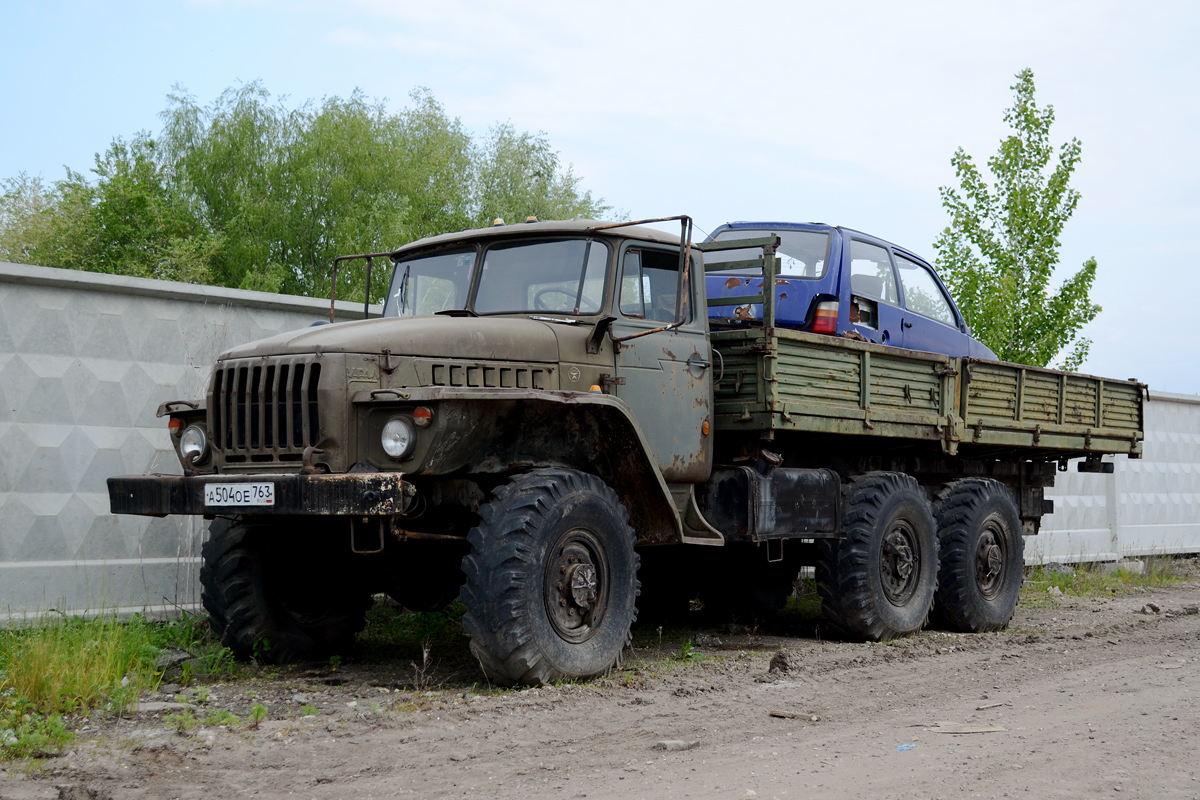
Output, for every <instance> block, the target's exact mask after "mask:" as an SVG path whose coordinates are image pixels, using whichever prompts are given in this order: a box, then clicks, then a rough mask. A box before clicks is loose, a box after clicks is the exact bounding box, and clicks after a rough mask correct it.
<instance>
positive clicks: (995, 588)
mask: <svg viewBox="0 0 1200 800" xmlns="http://www.w3.org/2000/svg"><path fill="white" fill-rule="evenodd" d="M1001 541H1002V537H1001V536H1000V535H998V533H997V531H996V529H995V523H994V522H993V521H992V520H988V521H987V522H986V523H984V526H983V530H982V531H981V532H980V534H979V543H978V545H977V546H976V549H975V582H976V584H977V585H978V586H979V593H980V594H982V595H983V596H984V597H985V598H987V599H989V600H990V599H992V598H993V597H995V596H996V594H997V592H999V591H1000V586H1001V584H1002V579H1003V576H1004V561H1005V559H1004V549H1003V548H1002V547H1001V545H1000V542H1001Z"/></svg>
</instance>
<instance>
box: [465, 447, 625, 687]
mask: <svg viewBox="0 0 1200 800" xmlns="http://www.w3.org/2000/svg"><path fill="white" fill-rule="evenodd" d="M479 516H480V523H479V525H478V526H477V527H476V528H474V529H472V530H471V533H470V536H469V537H468V540H469V542H470V545H471V552H470V554H469V555H467V556H466V558H464V559H463V561H462V570H463V573H464V574H465V576H466V583H465V584H464V585H463V588H462V593H461V598H462V601H463V603H464V604H465V605H466V606H467V613H466V614H465V615H464V616H463V627H464V628H465V629H466V631H467V633H468V634H470V636H471V652H472V653H473V654H474V655H475V657H476V658H477V659H479V663H480V665H481V666H482V667H483V670H484V672H485V673H486V674H487V675H488V677H489V679H491V680H493V681H496V682H497V683H501V684H505V685H510V684H514V683H523V684H538V683H547V682H550V681H554V680H558V679H559V678H592V677H596V676H599V675H603V674H605V673H606V672H608V671H609V670H610V669H612V668H613V667H614V666H616V665H617V664H619V663H620V660H621V653H622V650H624V648H625V646H626V645H627V644H628V643H629V642H630V626H631V625H632V624H633V621H634V619H635V618H636V617H637V610H636V609H635V607H634V602H635V598H636V597H637V592H638V581H637V570H638V556H637V553H636V552H635V551H634V549H633V546H634V542H635V536H634V532H633V529H632V528H631V527H630V525H629V514H628V512H627V511H626V510H625V507H624V506H622V505H621V503H620V501H619V500H618V499H617V495H616V493H615V492H614V491H613V490H612V489H610V488H609V487H608V486H606V485H605V484H604V482H603V481H601V480H600V479H599V478H597V477H595V476H593V475H588V474H585V473H582V472H576V471H573V470H537V471H535V472H530V473H527V474H525V475H520V476H518V477H516V478H513V479H512V480H511V481H509V482H508V483H507V484H506V485H504V486H501V487H500V488H499V489H497V490H496V491H495V493H494V495H493V498H492V500H491V501H490V502H489V503H487V504H485V505H484V506H483V507H482V508H481V509H480V510H479Z"/></svg>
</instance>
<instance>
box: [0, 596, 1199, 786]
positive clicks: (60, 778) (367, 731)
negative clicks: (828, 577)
mask: <svg viewBox="0 0 1200 800" xmlns="http://www.w3.org/2000/svg"><path fill="white" fill-rule="evenodd" d="M1148 604H1152V606H1150V605H1148ZM1198 604H1200V581H1191V582H1187V583H1182V584H1174V585H1171V586H1170V587H1169V588H1165V589H1155V590H1147V591H1145V592H1134V593H1132V594H1127V595H1122V596H1115V597H1110V598H1104V599H1079V598H1073V597H1069V596H1054V595H1048V594H1047V595H1044V596H1039V595H1034V597H1033V601H1032V602H1030V598H1029V597H1028V596H1027V597H1026V599H1025V600H1024V601H1023V604H1022V605H1021V607H1020V608H1019V609H1018V613H1017V617H1016V619H1015V620H1014V624H1013V625H1012V626H1011V628H1010V629H1009V630H1007V631H1004V632H1001V633H996V634H986V635H956V634H946V633H939V632H935V631H929V632H925V633H923V634H921V635H919V636H915V637H911V638H908V639H904V640H901V641H897V642H892V643H887V644H848V643H843V642H836V641H822V640H821V639H820V637H819V628H818V627H816V626H813V628H812V630H809V631H800V633H799V634H797V633H796V632H795V631H792V632H791V635H786V636H785V635H778V634H776V633H771V634H765V633H762V632H761V631H755V632H751V633H747V632H744V631H739V632H738V633H734V634H730V633H729V632H728V629H727V628H726V629H722V630H719V629H707V630H702V629H696V628H692V629H688V630H684V631H683V632H682V634H681V633H680V632H677V631H676V632H668V635H667V636H665V637H663V638H662V643H661V644H660V643H659V641H658V639H659V636H660V635H658V634H657V631H656V630H653V629H650V630H647V629H645V628H642V629H639V630H638V632H637V637H636V639H635V645H637V646H636V648H635V650H634V651H633V652H632V653H631V654H630V658H629V661H628V663H627V665H626V667H625V668H623V669H622V670H620V671H618V672H616V673H614V674H613V676H612V677H611V678H608V679H605V680H601V681H594V682H591V683H588V684H582V685H563V686H553V687H543V688H538V689H527V690H523V691H508V692H498V691H494V690H489V689H488V688H487V687H486V686H482V685H479V686H475V687H474V688H472V685H473V684H472V682H473V681H475V680H478V674H477V673H476V674H469V675H466V676H465V677H464V676H461V675H460V676H458V677H451V678H450V680H449V681H448V682H446V683H445V684H444V686H443V687H442V688H439V689H436V690H430V691H427V692H423V691H418V690H414V689H413V687H412V682H413V680H414V674H413V671H412V668H411V666H409V665H408V664H404V665H403V668H402V667H400V666H397V665H396V664H391V665H388V664H379V665H368V666H362V665H347V666H343V667H341V668H340V669H337V670H332V669H330V668H329V667H328V666H322V667H320V668H307V669H306V668H298V669H294V670H291V671H286V670H285V671H283V672H281V673H280V674H277V675H267V676H265V677H264V676H262V675H258V676H255V677H251V678H247V679H245V680H239V681H238V682H235V683H217V684H212V685H209V686H208V687H207V688H208V689H209V692H210V694H209V696H208V698H207V703H206V704H205V705H204V706H197V708H196V710H195V714H196V716H203V715H204V714H209V713H211V710H212V709H216V708H226V709H229V710H231V711H232V712H233V713H236V714H238V715H239V716H241V717H242V718H243V719H246V718H248V709H249V706H250V704H251V702H261V703H262V704H263V705H264V706H265V707H266V708H267V709H268V715H267V719H266V720H264V721H263V722H262V723H261V726H260V727H259V728H258V729H257V730H251V729H250V726H249V725H248V724H247V723H246V722H242V723H240V724H237V725H232V726H229V727H220V726H214V725H212V724H211V723H210V724H201V725H200V726H199V727H193V728H191V729H186V730H184V731H183V732H180V731H179V729H178V728H179V726H178V725H172V724H171V723H170V722H167V721H165V720H164V717H165V716H166V715H167V714H169V713H173V712H172V710H170V709H168V710H159V711H155V710H153V709H154V707H153V706H151V707H150V709H149V710H145V711H143V712H142V713H140V714H139V715H137V716H136V717H134V718H132V719H124V720H108V721H104V720H100V719H98V718H94V721H93V722H92V723H89V729H88V730H85V731H83V732H82V733H81V734H80V735H79V738H77V739H76V740H75V741H74V742H73V743H72V744H71V745H70V751H69V752H67V753H66V754H65V755H63V756H61V757H56V758H48V759H46V760H44V761H42V762H41V763H40V766H39V765H34V767H33V768H31V767H30V766H29V765H14V764H9V765H8V768H7V769H5V770H3V771H0V797H2V798H5V799H6V800H9V799H11V800H17V799H18V798H19V799H20V800H25V799H26V798H64V799H65V800H83V799H84V798H88V799H89V800H107V799H109V798H225V797H263V798H276V797H279V798H283V797H297V798H320V799H321V800H324V799H325V798H348V799H349V798H353V799H354V800H366V798H383V797H460V796H461V797H497V798H524V797H539V798H540V797H550V798H557V797H562V798H572V797H588V798H643V797H644V798H672V797H697V798H703V797H728V798H748V797H759V798H780V800H783V799H784V798H799V797H831V798H841V797H846V798H910V797H911V798H932V797H940V798H975V797H984V798H1000V797H1014V798H1016V797H1027V798H1056V797H1063V798H1079V797H1106V796H1110V797H1141V798H1163V797H1200V780H1198V777H1200V776H1198V775H1197V773H1198V771H1200V766H1198V765H1197V763H1196V762H1197V752H1198V747H1197V745H1198V744H1200V724H1198V723H1200V715H1198V712H1200V709H1198V708H1197V699H1196V698H1197V690H1198V688H1200V662H1198V660H1197V659H1198V656H1200V614H1197V613H1196V608H1197V605H1198ZM1155 607H1157V609H1158V611H1157V612H1155V611H1154V608H1155ZM681 636H683V637H688V638H695V639H697V640H698V641H699V642H701V643H700V644H698V645H697V647H696V652H695V653H694V654H692V655H691V656H690V657H688V658H681V655H682V654H681V650H680V642H681V641H683V640H684V639H681V638H680V637H681ZM708 637H715V638H708ZM780 649H784V650H785V651H786V653H787V660H788V662H789V665H788V666H789V669H788V670H787V671H786V672H782V671H779V670H776V671H774V672H768V669H769V664H770V662H771V660H772V656H773V654H774V653H776V652H777V651H778V650H780ZM468 671H469V670H468ZM401 675H405V676H406V677H405V679H404V680H400V679H399V676H401ZM418 677H419V676H418ZM427 679H429V680H443V679H442V678H436V677H427ZM251 693H253V697H251V696H250V694H251ZM166 699H169V698H162V697H160V698H149V699H148V701H147V702H153V701H155V700H160V701H161V700H166ZM305 705H308V706H309V707H308V708H307V709H306V708H304V706H305ZM306 711H307V712H308V713H305V712H306ZM314 712H315V713H314ZM176 713H177V712H176ZM773 713H774V714H777V715H778V716H775V715H773ZM664 741H674V742H676V743H677V744H676V745H673V746H675V747H682V748H683V749H671V750H664V749H660V748H659V745H658V743H659V742H664Z"/></svg>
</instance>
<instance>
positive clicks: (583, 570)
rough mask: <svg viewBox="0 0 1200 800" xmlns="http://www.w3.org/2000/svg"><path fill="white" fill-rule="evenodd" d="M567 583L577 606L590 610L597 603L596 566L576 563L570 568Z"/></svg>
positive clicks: (572, 599)
mask: <svg viewBox="0 0 1200 800" xmlns="http://www.w3.org/2000/svg"><path fill="white" fill-rule="evenodd" d="M566 583H567V586H569V587H570V588H571V601H572V602H574V603H575V607H576V608H578V609H580V610H588V609H590V608H591V607H592V606H594V605H596V597H597V594H596V568H595V567H593V566H592V565H591V564H586V563H585V564H576V565H575V566H573V567H571V568H570V569H568V570H567V581H566Z"/></svg>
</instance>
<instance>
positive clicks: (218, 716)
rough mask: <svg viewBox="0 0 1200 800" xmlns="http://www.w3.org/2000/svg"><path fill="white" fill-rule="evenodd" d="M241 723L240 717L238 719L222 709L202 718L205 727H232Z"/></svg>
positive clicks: (230, 712)
mask: <svg viewBox="0 0 1200 800" xmlns="http://www.w3.org/2000/svg"><path fill="white" fill-rule="evenodd" d="M241 721H242V720H241V717H239V716H238V715H237V714H234V713H233V712H232V711H227V710H226V709H224V708H218V709H215V710H213V711H212V712H211V713H210V714H209V715H208V716H207V717H205V718H204V724H205V725H226V726H233V725H238V724H240V723H241Z"/></svg>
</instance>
